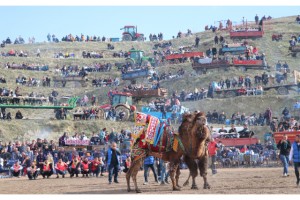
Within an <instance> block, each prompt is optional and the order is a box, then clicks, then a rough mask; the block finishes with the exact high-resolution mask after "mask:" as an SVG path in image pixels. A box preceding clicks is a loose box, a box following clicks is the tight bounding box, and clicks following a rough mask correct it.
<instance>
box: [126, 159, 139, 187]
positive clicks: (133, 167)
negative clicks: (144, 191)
mask: <svg viewBox="0 0 300 200" xmlns="http://www.w3.org/2000/svg"><path fill="white" fill-rule="evenodd" d="M142 163H143V159H139V160H137V161H134V162H133V163H132V164H131V166H130V168H129V170H128V172H127V173H126V181H127V191H128V192H130V191H131V188H130V177H132V180H133V183H134V187H135V191H136V192H137V193H140V192H141V191H140V189H139V188H138V186H137V182H136V176H137V173H138V172H139V170H140V167H141V166H142Z"/></svg>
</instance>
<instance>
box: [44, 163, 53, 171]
mask: <svg viewBox="0 0 300 200" xmlns="http://www.w3.org/2000/svg"><path fill="white" fill-rule="evenodd" d="M50 170H51V168H50V164H48V165H44V166H43V171H50Z"/></svg>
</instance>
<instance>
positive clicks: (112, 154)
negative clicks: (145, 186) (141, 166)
mask: <svg viewBox="0 0 300 200" xmlns="http://www.w3.org/2000/svg"><path fill="white" fill-rule="evenodd" d="M120 155H121V153H120V150H119V149H118V148H117V143H116V142H112V143H111V145H110V147H109V148H108V150H107V154H106V161H107V168H108V182H109V184H111V182H112V175H113V174H114V182H115V183H119V181H118V172H119V167H120Z"/></svg>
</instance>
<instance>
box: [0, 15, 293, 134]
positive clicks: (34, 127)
mask: <svg viewBox="0 0 300 200" xmlns="http://www.w3.org/2000/svg"><path fill="white" fill-rule="evenodd" d="M294 19H295V16H293V17H285V18H280V19H274V20H272V21H270V22H268V23H267V24H266V25H265V35H264V37H263V38H261V39H256V40H253V41H252V40H248V42H250V44H252V45H254V46H257V47H258V48H259V50H260V52H264V53H265V54H266V56H267V61H268V63H269V65H272V66H273V65H274V64H275V63H276V62H277V61H278V60H284V61H287V62H288V64H289V65H290V67H291V69H292V70H293V69H298V68H299V65H298V63H299V58H293V57H291V56H290V55H288V46H289V45H288V40H289V38H290V35H291V34H294V33H295V34H298V33H299V32H297V31H298V30H299V25H297V24H296V23H294ZM273 33H283V35H284V36H283V40H282V41H280V42H272V41H271V35H272V34H273ZM220 34H222V35H223V36H224V37H225V40H229V41H230V39H229V34H228V33H227V32H218V33H217V35H220ZM195 35H196V34H195ZM195 35H193V36H190V37H187V38H181V39H174V40H171V41H172V43H173V48H174V49H177V48H178V47H179V46H187V45H192V44H194V40H195V37H196V36H195ZM197 35H199V36H200V38H201V41H200V43H201V45H200V47H199V48H198V49H196V50H199V51H205V50H207V49H208V48H209V47H212V46H214V44H213V38H214V35H215V34H214V33H212V32H211V31H206V32H201V33H197ZM106 45H107V43H101V42H99V43H98V42H95V43H93V42H89V43H77V42H75V43H64V42H61V43H57V44H52V43H51V44H49V43H38V44H25V45H9V46H7V47H5V48H2V49H1V51H4V52H7V51H9V50H10V49H15V50H23V51H25V52H28V53H29V57H28V58H12V57H10V58H3V57H0V68H1V67H3V66H4V64H5V63H6V62H10V63H12V62H15V63H23V62H25V63H39V64H47V65H49V67H50V70H49V71H48V72H32V71H26V70H24V71H20V70H8V69H4V68H3V69H1V73H0V76H1V75H3V76H5V77H6V78H7V79H8V80H9V79H11V80H12V81H9V83H7V84H1V85H0V87H1V86H3V87H8V88H12V89H14V88H15V87H16V84H15V82H14V80H15V78H16V77H17V76H18V75H21V74H24V75H25V76H27V77H36V78H40V79H41V78H42V77H43V76H46V75H48V76H51V77H52V76H53V75H54V69H55V66H56V65H57V64H58V65H59V66H62V65H64V64H66V65H70V64H74V65H75V64H78V65H80V66H82V65H88V64H93V63H96V62H100V63H102V62H112V63H115V62H121V61H122V60H123V59H120V58H112V56H111V55H112V53H113V52H117V51H119V50H123V51H126V50H129V49H130V48H131V47H132V46H133V47H135V48H136V49H142V50H144V51H145V52H146V55H147V56H151V55H152V52H153V50H152V47H153V43H152V42H144V43H138V42H118V43H114V46H115V49H114V50H113V51H108V50H106ZM217 47H218V48H219V46H217ZM38 48H39V49H40V51H41V55H42V58H36V57H35V53H36V51H37V49H38ZM82 50H87V51H96V52H104V54H105V58H103V59H83V58H82V57H81V53H82ZM60 51H61V52H63V53H65V52H69V53H71V52H73V53H75V56H76V57H75V58H73V59H54V58H53V55H54V53H58V52H60ZM181 67H182V68H184V69H185V70H186V76H185V77H184V78H182V79H179V80H175V81H172V84H170V82H163V83H162V86H163V87H166V88H168V89H169V94H170V93H171V92H172V91H181V90H182V89H185V90H193V89H194V87H198V88H199V87H207V86H208V83H209V82H210V81H213V80H219V79H221V78H223V79H224V78H226V77H232V76H239V75H242V74H243V73H242V72H240V71H238V70H229V71H228V72H223V71H220V72H217V71H211V72H209V73H208V74H206V75H202V76H195V73H194V71H193V69H192V67H191V64H189V63H183V64H178V65H166V66H162V67H160V68H159V69H158V71H159V72H160V73H161V72H176V71H177V70H178V69H180V68H181ZM255 73H256V72H255V71H248V72H246V74H248V75H250V76H252V77H253V76H254V75H255ZM259 73H261V72H259ZM270 73H274V71H271V72H270ZM191 74H192V75H193V76H191ZM109 76H111V77H117V76H120V72H118V71H117V70H116V69H113V70H112V72H110V73H96V74H90V75H89V77H88V78H89V79H92V78H94V77H109ZM124 84H128V82H123V83H121V87H122V86H123V85H124ZM121 87H120V88H121ZM32 90H33V88H29V87H23V86H21V91H22V93H24V94H26V93H29V92H31V91H32ZM34 91H36V92H38V93H42V94H45V95H48V94H49V93H50V92H51V91H52V88H43V87H39V88H34ZM57 91H58V92H59V93H60V94H63V95H82V94H83V93H87V94H96V95H97V96H98V97H100V98H99V99H100V102H99V103H100V104H102V103H104V102H105V101H107V98H106V95H105V94H106V93H107V91H108V88H93V87H91V83H89V84H88V87H86V88H82V87H80V86H78V85H74V84H72V83H70V84H68V85H67V87H66V88H58V89H57ZM103 94H104V95H103ZM275 94H276V93H275V92H274V91H270V92H268V95H266V96H263V97H238V98H234V99H218V100H217V99H214V100H206V101H198V102H187V103H184V105H186V106H188V107H190V108H191V110H196V109H197V110H204V111H208V110H213V109H218V110H221V109H222V110H224V111H225V112H227V113H228V114H229V113H230V114H231V113H232V112H233V111H240V112H246V113H249V111H248V109H249V108H251V113H253V112H256V113H258V112H260V111H263V110H265V108H266V107H268V106H271V107H272V108H273V110H274V112H275V114H276V115H278V114H279V112H281V110H282V108H283V107H284V106H285V105H287V106H288V107H291V106H292V104H293V102H295V100H296V99H297V96H295V95H289V96H287V97H283V96H276V95H275ZM292 94H294V93H292ZM278 111H279V112H278ZM22 112H23V113H24V115H25V116H26V117H29V118H35V119H36V118H37V119H36V120H30V121H25V120H24V121H19V122H18V123H15V122H16V121H12V122H2V121H1V122H0V130H1V132H0V139H9V138H17V136H19V137H23V135H24V133H23V132H24V130H26V132H28V133H35V134H36V133H37V132H39V131H40V130H41V131H42V130H44V129H47V130H51V131H53V133H52V134H51V137H56V136H57V135H58V134H61V132H63V131H71V132H73V131H75V130H76V129H77V128H75V127H79V128H80V129H81V130H87V131H88V132H91V131H94V130H95V131H96V130H99V129H100V128H102V127H104V126H106V127H110V126H113V127H116V129H120V128H121V127H123V126H124V127H126V128H129V127H130V126H131V124H130V123H128V124H127V123H113V124H111V123H110V122H107V121H100V122H99V121H97V122H73V121H61V122H60V121H49V120H47V119H49V116H50V117H53V111H52V110H44V111H41V110H37V111H35V110H22ZM12 113H13V114H14V113H15V111H12ZM41 119H42V120H41ZM29 125H30V126H29ZM118 126H120V127H118ZM57 127H59V129H58V128H57ZM29 135H30V134H29Z"/></svg>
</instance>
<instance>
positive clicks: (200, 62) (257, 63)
mask: <svg viewBox="0 0 300 200" xmlns="http://www.w3.org/2000/svg"><path fill="white" fill-rule="evenodd" d="M192 67H193V69H194V70H195V71H196V72H197V73H198V74H202V73H206V72H207V70H209V69H224V70H225V71H227V70H228V69H229V67H236V68H238V69H240V70H241V71H247V70H248V69H252V70H269V69H270V66H268V65H267V64H266V63H265V62H264V61H263V60H233V61H231V62H230V61H228V60H226V59H223V60H213V59H212V58H200V59H195V60H194V62H193V63H192Z"/></svg>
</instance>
